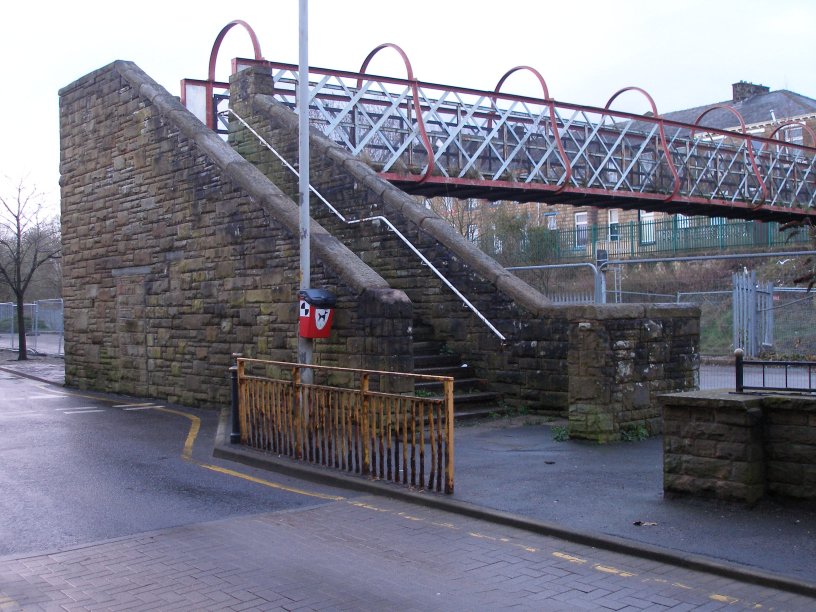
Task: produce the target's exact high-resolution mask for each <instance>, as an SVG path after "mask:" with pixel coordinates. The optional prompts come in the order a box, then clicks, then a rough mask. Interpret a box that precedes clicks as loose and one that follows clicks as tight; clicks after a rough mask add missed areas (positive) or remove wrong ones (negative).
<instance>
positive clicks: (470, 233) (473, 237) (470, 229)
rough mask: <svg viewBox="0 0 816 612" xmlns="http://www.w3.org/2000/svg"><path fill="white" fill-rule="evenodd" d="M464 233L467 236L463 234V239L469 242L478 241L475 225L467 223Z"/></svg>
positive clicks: (477, 227) (477, 231) (477, 230)
mask: <svg viewBox="0 0 816 612" xmlns="http://www.w3.org/2000/svg"><path fill="white" fill-rule="evenodd" d="M465 231H466V232H467V234H465V238H467V239H468V240H470V241H471V242H476V241H477V240H478V239H479V226H478V225H477V224H475V223H468V225H467V229H466V230H465Z"/></svg>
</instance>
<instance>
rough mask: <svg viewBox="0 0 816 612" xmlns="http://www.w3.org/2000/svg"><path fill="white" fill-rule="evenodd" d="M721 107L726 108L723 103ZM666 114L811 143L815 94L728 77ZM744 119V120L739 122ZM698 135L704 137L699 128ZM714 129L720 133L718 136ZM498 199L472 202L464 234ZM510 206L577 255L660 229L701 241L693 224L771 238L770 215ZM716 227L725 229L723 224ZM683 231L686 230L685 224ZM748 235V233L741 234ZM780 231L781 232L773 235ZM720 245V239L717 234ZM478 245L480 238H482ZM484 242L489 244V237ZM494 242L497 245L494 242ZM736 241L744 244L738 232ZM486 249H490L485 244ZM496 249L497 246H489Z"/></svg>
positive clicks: (647, 238) (814, 143)
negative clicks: (724, 90) (716, 94)
mask: <svg viewBox="0 0 816 612" xmlns="http://www.w3.org/2000/svg"><path fill="white" fill-rule="evenodd" d="M726 107H727V108H726ZM663 118H664V119H666V120H668V121H670V122H678V123H683V124H694V123H696V122H698V121H699V124H700V125H702V126H705V127H709V128H714V129H717V130H727V131H734V132H741V131H742V130H743V129H744V130H745V132H746V133H747V134H750V135H752V136H756V137H761V138H775V139H778V140H781V141H784V142H789V143H792V144H795V145H804V146H810V147H816V135H814V132H816V100H814V99H813V98H809V97H807V96H803V95H801V94H797V93H795V92H792V91H788V90H784V89H782V90H776V91H770V88H769V87H766V86H764V85H756V84H754V83H749V82H746V81H739V82H737V83H734V84H733V85H732V96H731V99H729V100H724V101H720V102H712V103H710V104H705V105H702V106H697V107H694V108H688V109H684V110H678V111H673V112H669V113H665V114H663ZM740 119H742V121H743V122H744V128H743V126H742V125H740ZM699 137H700V138H705V137H711V135H710V134H708V135H707V134H706V133H705V130H701V132H700V133H699ZM719 137H721V136H719ZM505 204H506V203H505V202H492V203H491V202H481V203H479V204H478V206H476V205H471V208H473V209H476V210H477V212H475V213H473V214H472V218H473V220H472V221H471V227H470V229H469V230H468V233H467V234H465V233H464V232H462V233H463V235H466V236H468V237H470V238H471V239H475V238H476V237H478V236H484V235H485V234H487V233H490V231H491V223H492V219H493V218H494V217H495V212H492V211H495V210H496V209H498V208H501V207H505ZM511 210H512V211H513V213H514V214H516V215H518V216H519V217H521V219H523V221H524V222H525V224H526V227H527V228H528V229H529V228H542V229H545V228H546V229H547V230H552V231H558V232H559V237H558V239H559V241H560V243H561V244H560V249H559V250H560V252H561V255H563V252H564V251H569V252H570V253H571V254H572V255H573V256H577V257H589V258H591V257H593V256H594V255H595V253H596V252H597V250H599V249H604V250H606V251H607V252H608V253H609V254H610V255H621V256H626V255H636V254H638V253H640V252H651V251H653V250H654V244H655V242H656V241H658V240H659V239H660V236H667V235H669V234H672V235H673V241H674V242H675V243H677V242H678V238H677V235H678V234H679V235H680V238H679V242H681V243H682V242H684V241H685V242H689V243H693V244H694V245H700V244H703V245H704V240H703V241H700V240H697V239H694V240H689V239H688V237H684V236H683V233H684V231H685V230H687V229H690V228H695V229H696V230H697V231H696V234H697V235H698V236H700V235H703V234H708V235H711V236H713V235H714V232H716V231H717V230H719V228H723V227H724V226H730V225H732V224H736V225H740V226H745V227H744V228H743V227H740V228H738V230H737V231H736V232H734V231H731V233H732V234H734V233H737V234H740V233H745V232H748V231H750V233H751V234H752V236H754V237H755V238H756V242H757V243H758V244H760V245H767V244H769V243H772V242H773V241H774V236H775V235H776V234H778V226H777V224H775V223H770V224H757V223H754V222H745V221H728V220H726V219H724V218H721V217H710V218H709V217H687V216H684V215H681V214H671V213H669V212H646V211H640V210H626V209H621V208H597V207H593V206H573V205H567V204H564V205H560V204H554V205H546V204H542V203H537V202H528V203H512V209H511ZM723 231H728V230H727V229H726V230H723ZM686 233H688V232H686ZM748 240H749V242H750V240H751V238H748ZM781 240H782V237H780V241H781ZM719 243H720V246H722V240H720V241H719ZM482 246H483V248H484V245H482ZM488 246H489V245H488ZM499 246H500V245H499ZM733 246H735V247H737V246H738V247H745V246H750V245H749V244H746V243H745V239H744V237H740V240H738V241H737V244H734V245H733ZM488 250H489V249H488ZM493 254H497V255H498V254H499V253H495V252H494V253H493Z"/></svg>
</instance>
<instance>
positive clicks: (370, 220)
mask: <svg viewBox="0 0 816 612" xmlns="http://www.w3.org/2000/svg"><path fill="white" fill-rule="evenodd" d="M220 114H231V115H233V116H234V117H235V118H236V119H237V120H238V121H239V122H240V123H241V125H243V126H244V127H245V128H246V129H248V130H249V131H250V132H251V133H252V134H253V135H254V136H255V137H256V138H257V139H258V141H259V142H260V143H261V144H262V145H264V146H265V147H266V148H267V149H269V151H270V152H271V153H272V154H273V155H274V156H275V157H277V158H278V160H280V162H281V163H282V164H283V165H284V166H285V167H286V168H287V169H288V170H289V171H290V172H292V173H293V174H294V175H295V176H296V177H298V178H300V173H299V172H298V171H297V170H295V168H294V166H292V164H290V163H289V162H288V161H286V158H284V157H283V155H281V154H280V153H278V152H277V151H276V150H275V148H274V147H273V146H272V145H271V144H269V142H268V141H267V140H266V139H265V138H264V137H263V136H261V135H260V134H259V133H258V132H257V131H256V130H255V129H253V128H252V126H250V125H249V123H247V122H246V120H244V119H243V118H242V117H240V116H239V115H238V113H236V112H235V111H234V110H232V109H227V110H226V111H223V112H222V113H220ZM309 191H310V192H311V193H313V194H315V195H316V196H317V198H318V199H319V200H320V201H321V202H323V204H324V205H325V206H326V207H327V208H328V209H329V210H330V211H331V212H332V213H333V214H334V215H335V216H336V217H337V218H338V219H340V221H342V222H343V223H345V224H346V225H356V224H358V223H374V222H377V223H379V222H382V223H384V224H385V225H386V227H388V229H389V230H390V231H392V232H394V234H396V236H397V237H398V238H399V239H400V240H401V241H402V242H403V244H405V246H407V247H408V249H410V251H411V252H412V253H413V254H414V255H416V256H417V257H418V258H419V259H420V261H422V263H423V264H424V265H426V266H427V267H428V269H429V270H430V271H431V272H433V273H434V274H435V275H436V277H437V278H439V280H441V281H442V283H443V284H444V285H445V286H446V287H447V288H448V289H450V290H451V291H452V292H453V293H454V295H456V297H458V298H459V299H460V300H462V303H463V304H464V305H465V306H466V307H467V308H468V309H469V310H470V311H471V312H472V313H473V314H474V315H476V317H478V319H479V320H480V321H481V322H482V323H484V324H485V326H486V327H487V328H488V329H489V330H490V331H491V332H493V333H494V334H495V335H496V336H497V337H498V338H499V340H501V341H502V342H505V341H506V340H507V338H505V336H504V334H502V333H501V332H500V331H499V330H498V329H496V326H495V325H493V324H492V323H491V322H490V321H489V320H488V319H487V317H485V316H484V315H483V314H482V313H481V312H480V311H479V309H478V308H476V306H474V305H473V303H472V302H471V301H470V300H469V299H467V298H466V297H465V296H464V294H463V293H462V292H461V291H459V290H458V289H457V288H456V287H455V286H454V285H453V283H451V282H450V281H449V280H448V279H447V278H446V277H445V275H444V274H442V272H440V270H439V268H437V267H436V266H434V265H433V264H432V263H431V261H430V260H429V259H428V258H427V257H425V255H423V254H422V252H421V251H420V250H419V249H417V248H416V247H415V246H414V245H413V244H411V241H410V240H408V238H406V237H405V235H404V234H403V233H402V232H400V231H399V230H398V229H397V227H396V226H395V225H394V224H393V223H391V221H389V220H388V218H387V217H383V216H381V215H377V216H374V217H366V218H365V219H346V217H345V216H344V215H343V214H342V213H341V212H340V211H339V210H337V208H335V207H334V206H332V204H331V203H330V202H329V201H328V200H327V199H326V198H325V197H323V194H321V193H320V192H319V191H317V189H315V188H314V187H312V185H311V184H309Z"/></svg>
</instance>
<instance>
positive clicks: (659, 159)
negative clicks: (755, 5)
mask: <svg viewBox="0 0 816 612" xmlns="http://www.w3.org/2000/svg"><path fill="white" fill-rule="evenodd" d="M247 65H262V66H263V67H265V68H267V69H269V70H271V72H272V75H273V78H274V82H275V92H276V93H275V96H276V98H277V99H278V100H279V101H280V102H281V103H283V104H285V105H287V106H289V107H290V108H292V109H295V94H296V91H295V89H296V87H295V86H296V82H297V76H298V72H297V66H294V65H291V64H282V63H276V62H268V61H258V60H244V59H241V60H234V66H235V69H239V68H243V67H246V66H247ZM310 78H311V79H312V80H313V82H312V88H311V96H312V98H311V101H310V106H309V113H310V122H311V124H312V125H313V126H314V127H316V128H318V129H320V130H321V131H322V132H323V133H324V134H325V135H326V136H327V137H329V138H330V139H332V140H334V141H335V142H337V143H339V144H342V145H343V146H345V147H346V148H348V149H349V150H350V151H351V152H352V153H353V154H354V155H356V156H358V157H360V158H361V159H364V160H366V161H367V163H369V164H370V165H371V166H372V167H373V168H374V169H376V170H377V171H378V172H380V173H381V174H382V175H383V177H384V178H386V179H388V180H389V181H391V182H392V183H394V184H395V185H397V186H399V187H400V188H402V189H404V190H405V191H407V192H409V193H414V194H421V195H425V196H435V195H448V196H454V197H462V198H468V197H473V198H484V199H489V200H514V201H538V202H546V203H560V204H573V205H580V206H585V205H592V206H599V207H610V208H631V209H642V210H654V211H665V212H676V213H683V214H686V215H695V214H701V215H708V216H717V217H738V218H748V219H761V220H774V221H791V220H796V219H803V218H806V217H811V216H813V215H816V148H813V147H807V146H802V145H795V144H791V143H788V142H784V141H782V140H778V139H769V138H762V137H757V136H752V135H748V134H742V133H738V132H732V131H723V130H718V129H712V128H708V127H705V126H703V125H688V124H681V123H676V122H671V121H668V120H665V119H663V118H661V117H660V116H658V115H654V116H649V115H634V114H631V113H623V112H618V111H614V110H611V109H609V108H603V109H601V108H594V107H588V106H581V105H575V104H568V103H562V102H558V101H555V100H552V99H550V98H548V97H547V96H546V87H545V89H544V93H545V97H543V98H540V99H537V98H530V97H524V96H515V95H509V94H504V93H501V92H499V91H493V92H486V91H479V90H472V89H465V88H457V87H448V86H444V85H438V84H432V83H424V82H420V81H417V80H413V79H395V78H389V77H380V76H373V75H369V74H364V73H352V72H343V71H336V70H326V69H320V68H310ZM542 85H543V81H542ZM184 87H185V92H184V93H185V94H186V97H187V98H188V99H192V98H194V97H195V96H192V95H191V94H190V92H195V91H196V88H199V89H200V88H201V87H205V88H208V93H207V94H206V95H207V99H208V107H209V111H208V116H206V117H204V118H205V119H207V120H208V122H209V123H210V124H211V125H213V126H215V124H216V117H217V113H218V110H219V104H220V105H222V107H223V105H224V104H226V103H227V99H228V96H227V94H226V93H220V94H219V93H216V90H219V89H220V90H221V91H226V89H227V85H226V84H224V83H220V84H219V83H215V84H213V83H212V82H205V81H191V80H186V81H185V82H184ZM644 93H645V92H644ZM213 94H215V101H214V102H210V101H209V100H212V97H211V96H212V95H213ZM183 97H185V96H183ZM198 98H199V99H200V98H201V94H200V93H199V95H198ZM613 100H614V97H613ZM613 100H610V103H611V102H612V101H613ZM650 101H651V100H650ZM188 106H190V105H189V104H188ZM607 106H609V105H607ZM783 133H784V130H782V131H780V132H779V135H780V136H781V135H782V134H783ZM811 144H814V143H811Z"/></svg>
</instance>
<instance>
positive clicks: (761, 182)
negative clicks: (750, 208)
mask: <svg viewBox="0 0 816 612" xmlns="http://www.w3.org/2000/svg"><path fill="white" fill-rule="evenodd" d="M715 110H724V111H728V112H729V113H731V114H732V115H734V116H735V117H736V118H737V120H739V124H740V130H741V131H742V135H743V137H745V141H746V144H747V147H748V159H750V160H751V168H752V170H753V171H754V176H755V177H756V179H757V181H758V182H759V185H760V187H761V188H762V199H763V200H765V199H767V197H768V187H767V185H766V184H765V179H763V178H762V175H761V174H760V173H759V166H757V163H756V157H754V146H753V141H752V140H751V136H750V135H749V134H748V131H747V129H746V127H745V119H744V118H743V117H742V115H741V114H740V112H739V111H738V110H737V109H736V108H734V107H733V106H729V105H728V104H715V105H714V106H711V107H709V108H707V109H705V110H704V111H703V112H702V113H700V115H699V116H698V117H697V120H696V121H695V122H694V125H695V126H696V127H698V128H699V127H701V126H700V120H701V119H702V118H703V117H705V116H706V115H707V114H708V113H710V112H711V111H715ZM703 129H705V128H704V127H703ZM695 131H696V130H692V131H691V137H692V138H694V132H695ZM760 206H762V204H760ZM757 208H759V206H758V207H757Z"/></svg>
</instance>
